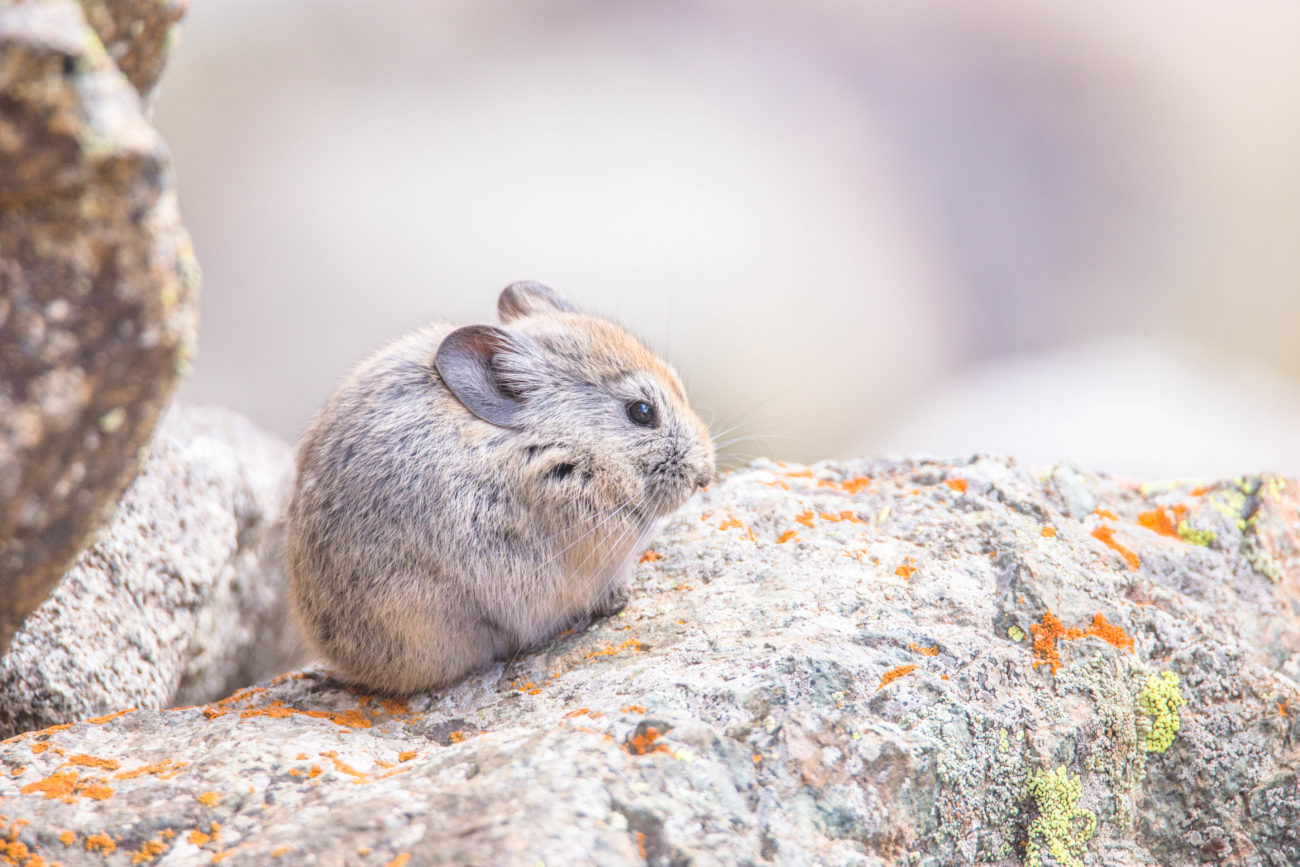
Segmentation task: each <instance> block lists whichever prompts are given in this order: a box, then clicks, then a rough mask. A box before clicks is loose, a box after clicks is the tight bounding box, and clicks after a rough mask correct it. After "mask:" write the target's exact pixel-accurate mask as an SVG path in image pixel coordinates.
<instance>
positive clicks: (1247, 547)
mask: <svg viewBox="0 0 1300 867" xmlns="http://www.w3.org/2000/svg"><path fill="white" fill-rule="evenodd" d="M1241 556H1242V557H1244V558H1245V560H1246V562H1247V563H1249V564H1250V568H1252V569H1254V570H1255V571H1256V572H1258V573H1259V574H1260V575H1263V576H1264V577H1265V578H1267V579H1268V580H1270V581H1272V582H1273V583H1274V584H1281V583H1282V581H1283V580H1284V579H1285V578H1286V571H1285V570H1284V569H1283V568H1282V564H1281V563H1279V562H1277V560H1276V559H1275V558H1274V557H1273V555H1272V554H1270V553H1268V552H1267V551H1265V550H1264V549H1262V548H1260V546H1259V543H1258V542H1256V541H1255V539H1254V537H1250V538H1247V539H1246V540H1245V541H1243V542H1242V543H1241Z"/></svg>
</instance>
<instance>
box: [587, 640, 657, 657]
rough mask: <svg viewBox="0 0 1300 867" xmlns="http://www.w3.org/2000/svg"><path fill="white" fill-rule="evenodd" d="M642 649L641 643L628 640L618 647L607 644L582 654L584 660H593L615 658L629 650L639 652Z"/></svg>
mask: <svg viewBox="0 0 1300 867" xmlns="http://www.w3.org/2000/svg"><path fill="white" fill-rule="evenodd" d="M642 647H643V646H642V644H641V642H639V641H637V640H636V639H635V638H629V639H628V640H627V641H624V642H623V643H622V644H620V645H619V646H618V647H615V646H614V645H612V644H607V645H605V646H604V647H602V648H600V649H598V650H590V651H588V652H587V653H585V654H584V657H585V658H586V659H595V658H596V657H598V656H615V655H617V654H619V653H621V652H623V651H624V650H627V649H629V648H630V649H632V650H638V651H639V650H641V649H642Z"/></svg>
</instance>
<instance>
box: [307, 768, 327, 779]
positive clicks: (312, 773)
mask: <svg viewBox="0 0 1300 867" xmlns="http://www.w3.org/2000/svg"><path fill="white" fill-rule="evenodd" d="M323 773H325V772H324V771H323V770H321V766H320V765H312V766H311V767H310V768H308V769H307V776H308V778H309V779H313V780H314V779H316V778H317V777H319V776H320V775H321V774H323Z"/></svg>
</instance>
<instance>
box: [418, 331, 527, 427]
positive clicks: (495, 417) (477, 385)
mask: <svg viewBox="0 0 1300 867" xmlns="http://www.w3.org/2000/svg"><path fill="white" fill-rule="evenodd" d="M518 351H519V348H518V347H517V346H515V344H514V338H512V337H511V336H510V334H509V333H508V332H506V331H505V330H504V329H501V328H497V327H496V326H495V325H466V326H465V327H464V328H457V329H456V330H455V331H453V332H452V333H451V334H448V335H447V336H446V337H444V338H443V339H442V344H441V345H440V346H439V347H438V354H437V355H436V356H435V357H434V360H433V364H434V367H436V368H437V369H438V375H439V376H440V377H442V381H443V382H445V383H446V384H447V388H449V389H451V393H452V394H454V395H455V396H456V399H457V400H459V401H460V402H461V403H462V404H464V406H465V409H467V410H469V411H470V412H472V413H474V415H476V416H478V417H479V418H481V419H483V421H486V422H490V423H492V424H494V425H497V426H498V427H507V428H513V427H517V426H518V424H519V411H520V409H522V408H523V401H522V400H521V399H520V397H519V393H518V392H517V391H516V390H515V389H513V388H511V387H510V385H509V384H508V383H507V382H505V381H503V380H502V378H501V375H500V368H499V367H498V366H497V365H496V364H495V363H494V359H495V357H496V356H497V355H500V354H502V353H507V352H518Z"/></svg>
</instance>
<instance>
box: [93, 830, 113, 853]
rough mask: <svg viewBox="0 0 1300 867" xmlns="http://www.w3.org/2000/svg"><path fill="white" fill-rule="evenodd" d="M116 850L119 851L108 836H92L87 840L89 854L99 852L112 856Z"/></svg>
mask: <svg viewBox="0 0 1300 867" xmlns="http://www.w3.org/2000/svg"><path fill="white" fill-rule="evenodd" d="M115 849H117V844H116V843H114V842H113V838H112V837H110V836H108V835H107V834H91V835H90V836H89V837H87V838H86V851H87V852H95V851H99V852H102V853H104V854H105V855H111V854H113V851H114V850H115Z"/></svg>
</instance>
